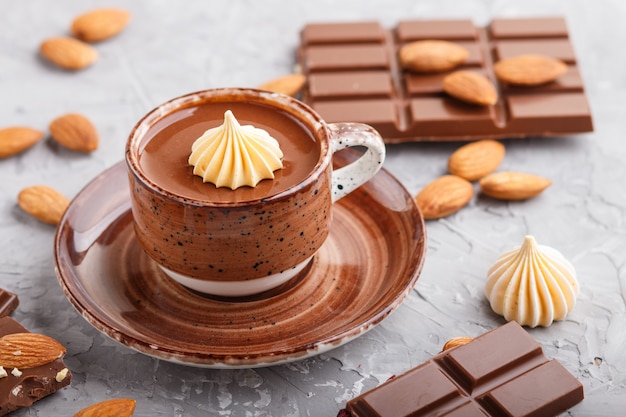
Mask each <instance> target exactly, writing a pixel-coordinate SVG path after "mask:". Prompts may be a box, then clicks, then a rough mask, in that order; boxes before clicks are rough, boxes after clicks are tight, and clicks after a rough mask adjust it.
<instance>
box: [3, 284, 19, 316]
mask: <svg viewBox="0 0 626 417" xmlns="http://www.w3.org/2000/svg"><path fill="white" fill-rule="evenodd" d="M19 303H20V300H19V298H18V297H17V294H14V293H12V292H11V291H7V290H5V289H3V288H0V317H4V316H10V315H11V313H13V312H14V311H15V309H16V308H17V306H18V305H19Z"/></svg>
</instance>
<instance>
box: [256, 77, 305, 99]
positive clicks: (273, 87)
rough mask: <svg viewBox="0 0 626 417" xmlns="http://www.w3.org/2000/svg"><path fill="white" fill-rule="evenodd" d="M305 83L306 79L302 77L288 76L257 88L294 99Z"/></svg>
mask: <svg viewBox="0 0 626 417" xmlns="http://www.w3.org/2000/svg"><path fill="white" fill-rule="evenodd" d="M305 82H306V77H305V76H304V75H302V74H289V75H285V76H283V77H279V78H275V79H273V80H271V81H268V82H266V83H263V84H261V85H260V86H259V87H258V88H259V89H260V90H267V91H272V92H274V93H280V94H286V95H288V96H292V97H294V96H296V95H297V94H298V93H299V92H300V90H302V87H304V83H305Z"/></svg>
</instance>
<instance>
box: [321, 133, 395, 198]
mask: <svg viewBox="0 0 626 417" xmlns="http://www.w3.org/2000/svg"><path fill="white" fill-rule="evenodd" d="M328 127H329V129H330V131H331V146H332V151H333V153H335V152H337V151H340V150H341V149H345V148H349V147H353V146H364V147H365V148H367V150H366V151H365V153H364V154H363V155H362V156H361V157H360V158H359V159H357V160H356V161H354V162H352V163H350V164H348V165H346V166H344V167H341V168H339V169H336V170H334V171H333V174H332V193H333V195H332V201H333V203H334V202H335V201H337V200H339V199H340V198H342V197H344V196H346V195H348V194H349V193H351V192H352V191H354V190H355V189H357V188H358V187H360V186H361V185H363V184H364V183H366V182H367V181H369V180H370V179H371V178H372V177H373V176H374V175H376V173H377V172H378V171H379V170H380V168H382V166H383V162H384V161H385V153H386V151H385V142H383V138H382V137H381V136H380V134H379V133H378V132H377V131H376V130H374V128H372V127H371V126H368V125H366V124H363V123H330V124H329V125H328Z"/></svg>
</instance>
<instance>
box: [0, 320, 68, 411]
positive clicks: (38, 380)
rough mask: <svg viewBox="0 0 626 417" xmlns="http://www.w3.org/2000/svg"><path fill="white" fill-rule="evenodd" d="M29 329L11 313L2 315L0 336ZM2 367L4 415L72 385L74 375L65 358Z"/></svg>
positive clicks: (0, 402) (0, 387)
mask: <svg viewBox="0 0 626 417" xmlns="http://www.w3.org/2000/svg"><path fill="white" fill-rule="evenodd" d="M25 332H28V330H27V329H26V328H25V327H24V326H22V325H21V324H19V323H18V322H17V321H15V320H13V319H12V318H11V317H2V318H0V337H1V336H5V335H7V334H14V333H25ZM0 366H2V364H1V363H0ZM1 369H3V370H4V372H0V416H3V415H5V414H8V413H10V412H12V411H14V410H17V409H18V408H23V407H30V406H31V405H32V404H33V403H34V402H35V401H38V400H40V399H42V398H44V397H46V396H48V395H50V394H53V393H55V392H57V391H58V390H60V389H61V388H63V387H65V386H67V385H69V384H70V382H71V379H72V374H71V372H70V371H69V370H68V368H67V367H66V366H65V363H64V362H63V359H62V358H61V359H56V360H54V361H52V362H49V363H47V364H45V365H41V366H36V367H33V368H25V369H17V368H7V367H2V368H1ZM1 369H0V370H1ZM5 374H6V375H5Z"/></svg>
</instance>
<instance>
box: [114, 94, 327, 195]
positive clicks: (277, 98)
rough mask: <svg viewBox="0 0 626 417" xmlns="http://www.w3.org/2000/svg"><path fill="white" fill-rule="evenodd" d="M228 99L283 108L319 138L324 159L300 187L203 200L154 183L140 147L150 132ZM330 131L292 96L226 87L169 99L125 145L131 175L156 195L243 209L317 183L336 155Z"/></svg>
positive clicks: (140, 123)
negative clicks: (176, 116)
mask: <svg viewBox="0 0 626 417" xmlns="http://www.w3.org/2000/svg"><path fill="white" fill-rule="evenodd" d="M220 95H222V96H224V97H226V96H228V100H233V99H238V100H243V99H252V100H253V101H254V102H258V103H264V104H269V105H272V106H274V107H280V108H281V109H282V110H284V111H287V112H288V113H289V114H290V115H291V116H293V117H296V118H297V119H298V120H299V121H300V122H302V123H303V124H304V125H305V127H306V128H307V129H309V130H310V132H311V133H312V134H313V136H314V137H315V139H316V140H317V141H318V142H319V147H320V157H319V159H318V160H317V163H316V164H315V166H314V167H313V169H312V170H311V172H310V174H309V175H308V176H307V177H306V178H304V179H303V180H302V181H300V182H299V183H297V184H294V185H292V186H291V187H289V188H287V189H285V190H283V191H280V192H278V193H276V194H272V195H268V196H265V197H261V198H258V199H252V200H240V201H208V200H199V199H195V198H191V197H184V196H181V195H179V194H176V193H174V192H172V191H169V190H167V189H165V188H163V187H161V186H160V185H158V184H157V183H155V182H154V181H153V180H151V179H150V178H149V177H148V176H147V175H146V174H145V172H144V171H143V169H142V168H141V165H140V163H139V150H138V145H139V142H140V141H141V139H142V138H143V136H144V135H145V134H146V132H147V131H148V129H149V128H150V127H151V126H153V125H154V124H155V123H157V122H158V121H159V120H161V119H162V118H164V117H166V116H167V115H169V114H171V113H172V112H174V111H177V110H180V109H183V108H185V107H190V106H193V105H195V104H198V103H201V102H203V101H205V100H207V99H209V98H212V97H218V96H220ZM330 136H331V133H330V130H329V128H328V126H327V124H326V122H324V120H323V119H322V117H321V116H320V115H319V114H318V113H317V112H316V111H315V110H313V109H312V108H311V107H310V106H308V105H307V104H305V103H303V102H301V101H300V100H297V99H295V98H293V97H291V96H288V95H285V94H281V93H275V92H271V91H266V90H259V89H255V88H244V87H223V88H212V89H205V90H198V91H194V92H191V93H187V94H183V95H181V96H178V97H174V98H172V99H170V100H167V101H165V102H163V103H161V104H159V105H157V106H156V107H154V108H153V109H152V110H150V111H149V112H148V113H146V114H145V115H144V116H143V117H142V118H141V119H139V121H138V122H137V123H136V124H135V125H134V126H133V128H132V129H131V131H130V134H129V136H128V138H127V140H126V146H125V160H126V166H127V167H128V169H129V171H130V173H132V175H134V176H135V177H136V178H138V179H139V180H140V181H141V182H142V184H143V185H144V186H146V187H148V188H150V189H151V190H153V191H154V192H156V193H158V194H161V195H164V196H167V197H168V198H170V199H172V200H175V201H179V202H181V203H184V204H188V205H196V206H202V207H239V206H250V205H254V204H263V203H269V202H273V201H277V200H281V199H284V198H288V197H289V196H291V195H293V193H295V192H298V190H301V189H306V188H308V186H309V185H310V184H311V183H314V182H316V181H317V180H318V178H319V177H320V176H321V175H322V174H323V173H324V172H325V171H326V168H327V167H328V165H329V164H330V163H331V161H332V152H331V146H330V141H328V140H325V139H323V138H324V137H326V138H330Z"/></svg>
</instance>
